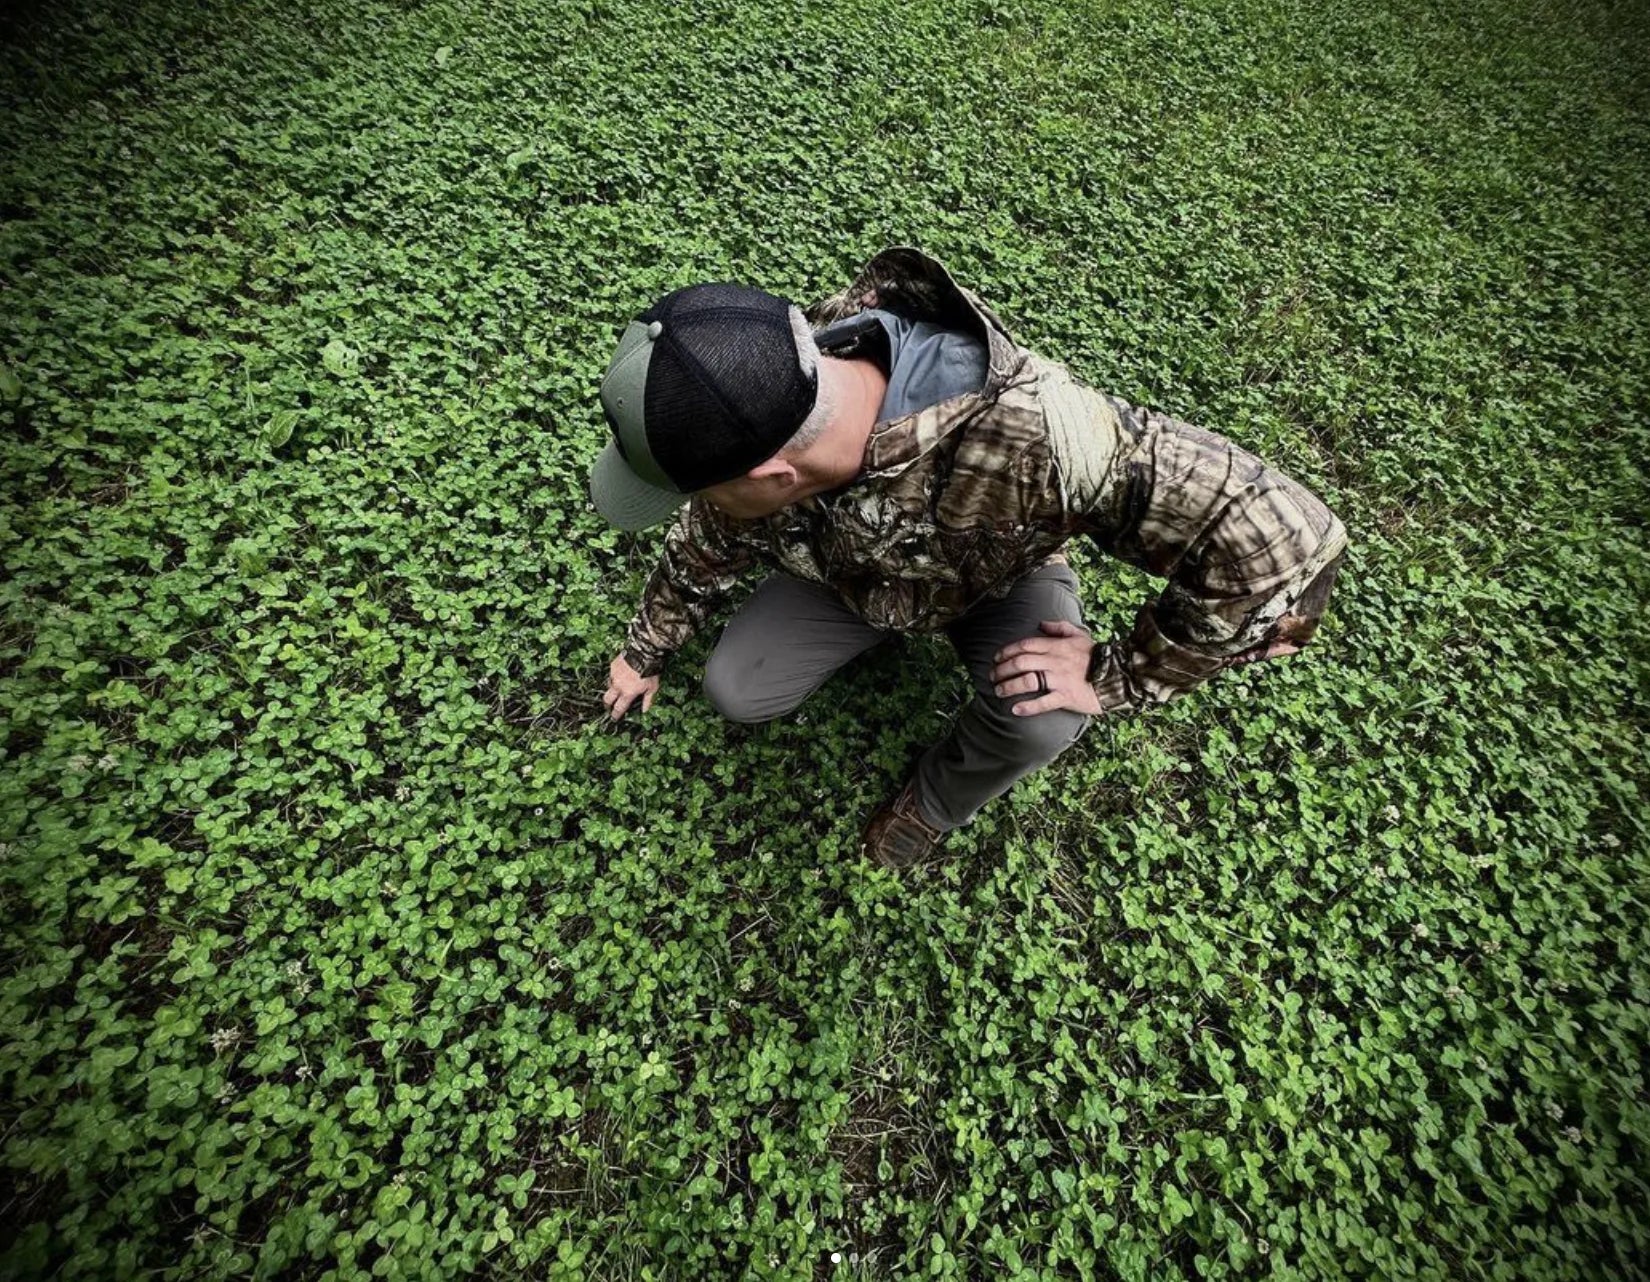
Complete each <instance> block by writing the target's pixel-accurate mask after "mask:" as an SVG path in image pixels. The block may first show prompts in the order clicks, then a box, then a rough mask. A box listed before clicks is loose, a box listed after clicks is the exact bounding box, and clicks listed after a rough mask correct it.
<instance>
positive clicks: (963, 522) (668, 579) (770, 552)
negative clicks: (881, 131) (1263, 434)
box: [623, 246, 1345, 707]
mask: <svg viewBox="0 0 1650 1282" xmlns="http://www.w3.org/2000/svg"><path fill="white" fill-rule="evenodd" d="M872 292H874V294H875V296H876V299H877V304H876V305H877V306H878V307H881V308H884V309H887V310H891V311H896V312H900V313H901V314H904V315H906V316H909V317H911V318H912V319H917V320H931V321H934V322H935V323H937V324H940V325H942V326H944V327H947V328H955V329H960V330H963V331H965V332H967V333H969V334H972V335H974V336H975V337H977V338H979V339H981V340H982V341H983V342H984V343H985V345H986V351H987V357H988V359H987V368H986V375H985V380H984V384H983V385H982V386H981V387H980V388H979V389H978V390H977V391H975V392H970V393H966V394H964V395H960V396H954V397H951V398H949V399H947V400H943V401H941V402H939V403H937V404H935V405H931V406H928V407H926V408H923V409H920V410H917V411H915V412H913V413H910V414H907V415H904V416H902V417H900V418H897V419H893V420H890V421H888V422H883V423H878V424H877V425H876V426H875V427H874V428H873V430H872V433H871V436H870V438H869V440H868V441H867V443H866V449H865V455H864V460H863V462H862V464H861V468H860V472H859V474H858V475H857V476H856V477H855V478H854V480H853V481H852V482H850V483H849V484H848V485H846V486H843V487H841V488H839V489H837V490H834V491H831V492H829V493H826V494H816V495H813V496H811V497H809V498H806V499H803V500H801V501H800V502H798V503H795V504H792V505H790V506H788V507H786V508H784V509H782V510H780V511H779V512H776V513H774V514H773V515H771V516H768V517H765V518H760V519H757V520H749V521H747V520H738V519H735V518H732V517H729V516H727V515H726V514H725V513H723V512H721V511H720V510H719V509H717V508H715V507H713V506H712V505H710V504H709V503H708V502H706V501H705V500H704V499H703V498H702V497H699V496H695V497H694V498H693V499H692V500H691V501H690V502H689V503H688V505H687V506H686V507H684V508H683V510H682V511H681V512H679V513H678V515H677V517H676V519H675V521H674V522H673V524H672V525H671V527H670V528H669V530H668V531H667V533H666V536H665V547H664V553H663V555H662V557H661V559H660V562H659V565H658V567H657V568H656V569H655V571H654V573H653V575H652V576H651V577H650V579H649V582H648V585H647V587H646V589H645V591H644V594H643V598H642V604H641V607H640V609H639V610H638V612H637V614H636V617H635V619H634V620H633V622H632V624H631V626H630V629H629V631H628V634H627V637H626V642H625V648H624V651H623V654H624V658H625V660H626V662H627V663H629V664H630V665H631V667H632V668H634V669H635V670H636V671H638V672H640V673H642V674H643V675H650V674H651V673H653V672H657V671H658V670H659V669H660V668H661V667H662V666H663V664H664V661H665V659H666V658H667V657H668V655H669V654H670V653H672V652H673V651H675V650H676V649H678V648H679V647H680V646H681V645H682V644H683V643H685V641H686V640H687V639H688V638H689V637H690V636H692V635H693V634H694V633H695V632H696V631H697V630H698V629H699V628H700V627H701V626H702V625H703V624H704V622H705V621H706V619H707V618H708V617H709V615H710V613H712V612H713V611H714V610H715V609H716V607H717V606H719V605H720V604H721V603H722V602H723V601H724V600H725V599H726V598H727V597H728V596H729V595H730V593H731V591H732V589H733V588H734V587H735V585H736V584H737V582H738V580H739V578H740V576H741V575H742V573H743V572H744V571H745V570H746V569H747V568H749V567H750V566H752V565H753V564H756V563H761V564H764V565H767V566H770V567H772V568H774V569H777V570H780V571H783V572H784V573H787V574H791V575H794V576H796V577H798V578H802V579H807V580H810V581H812V582H816V583H822V584H827V585H829V586H830V587H832V588H834V589H835V590H836V591H837V592H838V594H839V595H840V596H841V597H842V599H843V601H844V602H845V603H846V604H847V605H848V607H849V608H850V609H852V610H853V611H854V613H856V614H857V615H858V616H859V617H861V618H863V619H864V620H865V621H866V622H867V623H869V624H871V625H872V626H874V627H877V628H882V629H886V630H890V631H919V632H926V631H934V630H936V629H939V628H943V627H944V626H945V625H946V624H948V623H951V622H953V621H954V620H956V619H957V618H959V617H961V615H962V614H963V613H964V612H966V611H967V609H968V608H969V607H970V606H972V605H973V604H975V603H976V602H978V601H981V600H985V599H991V598H1000V597H1002V596H1004V595H1006V594H1007V593H1008V591H1009V590H1010V589H1011V588H1012V587H1013V585H1014V584H1015V583H1016V582H1017V581H1018V580H1019V579H1020V578H1021V577H1023V576H1024V575H1025V574H1027V573H1029V572H1030V571H1031V570H1033V569H1035V568H1037V567H1038V566H1040V565H1043V564H1047V563H1049V562H1055V561H1064V560H1065V557H1064V556H1063V555H1062V554H1061V552H1060V548H1061V546H1062V545H1063V544H1064V543H1066V542H1067V541H1068V540H1069V539H1070V538H1071V537H1072V536H1073V535H1075V534H1079V533H1083V534H1088V535H1089V536H1090V537H1091V538H1092V539H1093V540H1094V542H1095V544H1096V545H1097V546H1099V547H1100V548H1101V549H1102V550H1104V551H1106V552H1109V553H1111V554H1113V555H1116V556H1119V557H1121V558H1122V559H1124V560H1127V561H1129V562H1130V563H1131V564H1135V565H1137V566H1139V567H1140V568H1142V569H1145V570H1147V571H1149V572H1151V573H1155V574H1159V575H1163V576H1166V577H1169V578H1170V579H1171V582H1170V584H1169V587H1168V589H1167V590H1166V591H1165V592H1164V594H1163V596H1162V597H1160V598H1159V599H1158V600H1157V601H1155V602H1152V603H1148V604H1147V605H1146V606H1144V607H1142V610H1141V612H1140V615H1139V617H1138V618H1137V620H1136V626H1135V628H1134V630H1133V632H1132V633H1131V634H1130V636H1128V637H1124V638H1118V639H1117V640H1116V641H1114V642H1112V643H1111V645H1110V648H1109V650H1108V652H1107V654H1106V655H1104V656H1101V661H1100V662H1098V663H1097V665H1096V668H1095V670H1094V671H1095V684H1096V686H1097V689H1100V691H1101V702H1102V706H1103V707H1112V706H1120V705H1123V704H1128V705H1131V706H1141V705H1143V704H1146V703H1154V702H1163V701H1165V700H1167V699H1169V698H1173V697H1175V696H1176V695H1178V694H1180V693H1183V692H1184V690H1186V689H1189V688H1190V687H1191V686H1192V685H1195V684H1197V683H1198V682H1200V681H1202V680H1204V679H1206V678H1207V677H1208V676H1210V675H1212V674H1213V673H1214V672H1215V671H1218V670H1219V669H1220V668H1221V667H1225V666H1229V665H1230V664H1231V663H1234V662H1243V661H1246V657H1245V656H1247V657H1248V658H1254V657H1261V655H1260V654H1259V649H1260V648H1261V647H1263V646H1265V645H1266V644H1267V643H1268V642H1269V641H1271V640H1273V639H1274V637H1275V634H1276V633H1277V631H1278V628H1279V625H1280V624H1281V623H1283V622H1284V621H1285V618H1286V616H1288V620H1289V621H1288V626H1289V628H1290V629H1292V632H1291V635H1298V636H1299V640H1300V642H1301V643H1302V644H1304V641H1305V638H1306V636H1309V635H1310V633H1311V630H1312V629H1313V628H1314V627H1315V625H1316V620H1317V614H1316V613H1314V614H1312V617H1311V618H1309V619H1308V618H1305V617H1304V616H1301V615H1300V614H1299V612H1298V610H1299V608H1302V607H1303V598H1304V608H1306V609H1308V610H1312V609H1314V608H1315V609H1316V611H1317V612H1318V613H1321V609H1322V603H1321V601H1319V600H1318V598H1319V597H1322V596H1324V595H1326V593H1327V586H1328V585H1327V581H1322V580H1324V579H1325V577H1326V576H1325V571H1326V569H1327V577H1328V578H1332V577H1333V568H1330V567H1331V563H1332V562H1333V563H1334V565H1337V566H1338V564H1339V560H1338V558H1339V555H1340V552H1341V550H1342V549H1343V548H1344V546H1345V531H1344V529H1342V528H1341V527H1340V523H1339V522H1338V521H1337V520H1336V519H1335V518H1334V516H1333V515H1332V514H1331V513H1330V512H1329V511H1328V509H1327V508H1326V507H1324V506H1323V504H1322V503H1321V501H1319V500H1318V499H1317V498H1316V497H1315V496H1314V495H1312V494H1311V493H1310V492H1309V491H1307V490H1305V489H1304V487H1301V486H1299V485H1298V484H1297V483H1296V482H1294V481H1292V480H1290V479H1289V478H1287V477H1285V476H1283V475H1282V474H1281V473H1279V472H1276V471H1275V470H1273V469H1269V468H1266V467H1265V465H1264V464H1262V463H1260V461H1259V460H1258V459H1256V458H1254V456H1252V455H1249V454H1247V453H1246V452H1244V451H1242V450H1240V449H1239V448H1238V447H1237V446H1235V445H1233V444H1232V443H1231V442H1228V441H1225V440H1224V439H1223V438H1220V437H1218V436H1215V435H1214V434H1213V433H1209V432H1204V431H1203V430H1202V429H1200V428H1196V427H1193V426H1192V425H1191V424H1187V423H1182V422H1180V421H1179V420H1176V419H1171V418H1169V417H1167V416H1165V415H1161V414H1158V413H1156V412H1155V411H1152V410H1149V409H1142V408H1137V407H1135V406H1131V405H1129V404H1128V403H1127V402H1125V401H1122V400H1119V399H1118V398H1116V397H1111V396H1106V395H1104V394H1102V393H1100V392H1097V391H1094V390H1093V389H1091V388H1088V387H1085V386H1083V385H1082V384H1081V383H1079V382H1078V381H1077V380H1075V379H1074V378H1073V377H1072V375H1071V374H1070V372H1069V371H1068V370H1067V369H1066V368H1065V367H1064V366H1063V365H1060V364H1059V363H1057V362H1054V361H1050V360H1046V359H1044V358H1042V357H1040V356H1038V355H1036V354H1035V353H1033V352H1031V351H1029V350H1027V349H1025V348H1024V347H1022V346H1020V345H1019V344H1018V343H1017V342H1016V341H1015V340H1014V338H1013V337H1012V336H1011V335H1010V333H1009V331H1008V328H1007V326H1006V325H1004V324H1003V322H1002V321H1001V319H1000V318H999V317H998V316H997V315H996V314H995V313H994V312H993V311H992V310H991V308H990V307H989V306H988V305H987V304H986V303H985V302H984V301H983V300H981V299H980V298H979V297H977V296H976V295H975V294H974V293H973V292H972V291H970V290H969V289H967V288H965V287H963V286H962V285H960V284H958V283H957V282H956V281H955V280H954V279H953V277H952V275H951V273H950V272H949V271H948V270H947V269H946V268H945V267H944V266H943V265H942V264H941V263H940V262H939V261H938V260H936V259H934V258H932V257H930V256H929V255H927V254H925V253H923V252H922V251H920V250H918V249H915V248H912V247H910V246H896V247H893V248H890V249H886V250H884V251H883V252H881V253H879V254H877V255H876V256H875V257H873V258H872V259H870V261H869V262H867V263H866V264H865V266H864V267H863V268H862V269H861V270H860V272H859V273H858V274H857V275H856V276H855V277H854V279H853V280H852V281H851V282H850V283H849V284H848V285H847V286H846V287H845V288H844V289H842V290H840V291H838V292H837V293H834V294H831V295H829V296H828V297H826V298H823V299H821V300H819V301H818V302H815V303H813V304H812V305H811V306H809V307H807V308H804V309H803V310H804V315H805V316H806V317H807V319H808V321H809V322H810V324H812V325H813V326H814V327H815V329H816V331H818V330H821V329H823V328H824V327H827V326H831V325H833V324H834V323H836V322H839V321H842V320H845V319H847V318H849V317H852V316H854V315H856V314H858V313H859V312H860V311H861V310H862V309H863V302H862V300H863V298H864V296H865V295H866V294H867V293H872ZM850 328H851V327H850ZM822 350H823V351H824V353H825V354H827V355H834V356H849V357H851V356H853V355H854V354H855V349H854V347H853V344H852V341H851V340H850V341H849V342H847V343H846V344H845V345H844V346H841V347H838V346H836V345H834V344H831V343H829V342H827V343H826V345H824V346H823V347H822ZM1246 562H1248V563H1247V564H1246ZM1234 579H1235V580H1238V581H1234ZM1314 584H1316V585H1317V587H1318V589H1319V590H1318V591H1316V592H1315V593H1308V592H1307V589H1308V587H1309V586H1312V585H1314Z"/></svg>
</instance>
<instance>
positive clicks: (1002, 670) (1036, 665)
mask: <svg viewBox="0 0 1650 1282" xmlns="http://www.w3.org/2000/svg"><path fill="white" fill-rule="evenodd" d="M1047 668H1048V664H1047V663H1046V662H1044V661H1041V656H1039V655H1036V654H1032V653H1031V652H1030V651H1027V652H1026V653H1024V654H1017V655H1015V656H1014V657H1013V658H1012V659H1005V660H1003V662H1001V663H999V664H998V665H997V666H996V667H994V668H992V669H991V679H992V680H993V681H1007V680H1008V679H1009V678H1010V677H1017V676H1019V675H1020V674H1021V673H1022V672H1036V671H1037V670H1038V669H1044V670H1046V669H1047ZM1031 688H1032V689H1033V690H1035V689H1036V688H1037V683H1036V682H1035V681H1034V682H1032V686H1031Z"/></svg>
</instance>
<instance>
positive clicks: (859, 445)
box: [809, 356, 888, 494]
mask: <svg viewBox="0 0 1650 1282" xmlns="http://www.w3.org/2000/svg"><path fill="white" fill-rule="evenodd" d="M820 373H821V375H822V376H823V377H827V378H832V379H833V380H834V382H835V390H836V394H837V402H836V405H837V408H836V414H835V415H834V416H833V418H832V420H831V425H830V427H828V428H827V429H826V430H825V432H824V434H823V435H822V436H821V437H820V441H819V443H820V444H821V445H823V446H825V447H826V449H825V451H824V452H823V453H822V455H821V458H820V464H821V472H822V473H823V475H822V477H821V479H820V481H819V482H818V483H817V484H816V485H814V486H812V487H810V490H809V493H810V494H819V493H823V492H826V491H830V490H839V489H842V488H844V487H846V486H848V485H851V484H852V483H853V481H854V478H856V477H857V476H858V475H859V473H860V469H861V467H863V466H864V463H865V444H866V442H867V441H869V440H870V439H871V429H872V428H874V427H875V426H876V424H877V415H878V413H879V412H880V411H881V409H882V401H883V397H885V396H886V395H887V394H888V379H887V376H886V375H884V374H883V372H882V371H881V370H880V369H878V368H877V365H876V362H875V361H871V360H840V359H838V358H836V357H834V356H822V357H821V358H820Z"/></svg>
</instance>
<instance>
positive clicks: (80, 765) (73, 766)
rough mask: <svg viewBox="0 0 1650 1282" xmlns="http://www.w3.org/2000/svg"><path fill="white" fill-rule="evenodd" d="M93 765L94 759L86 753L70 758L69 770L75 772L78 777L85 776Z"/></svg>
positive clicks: (79, 753) (76, 754)
mask: <svg viewBox="0 0 1650 1282" xmlns="http://www.w3.org/2000/svg"><path fill="white" fill-rule="evenodd" d="M91 764H92V759H91V758H90V757H88V756H87V755H86V754H85V753H84V752H77V753H75V754H74V756H72V757H70V758H69V761H68V765H69V769H70V770H72V771H74V772H75V773H76V774H77V775H78V774H84V773H85V771H86V770H87V769H88V768H89V767H90V766H91Z"/></svg>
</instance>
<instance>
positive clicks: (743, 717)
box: [705, 651, 785, 725]
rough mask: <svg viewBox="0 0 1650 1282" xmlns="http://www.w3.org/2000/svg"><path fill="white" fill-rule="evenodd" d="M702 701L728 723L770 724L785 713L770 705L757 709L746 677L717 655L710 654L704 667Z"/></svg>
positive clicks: (718, 652)
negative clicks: (705, 701) (709, 703)
mask: <svg viewBox="0 0 1650 1282" xmlns="http://www.w3.org/2000/svg"><path fill="white" fill-rule="evenodd" d="M705 698H707V699H709V700H710V702H711V706H712V707H714V708H715V709H716V710H717V711H718V712H720V713H721V714H722V715H723V716H724V717H726V718H727V719H728V720H729V721H739V722H743V723H744V724H746V725H756V724H758V723H760V722H763V721H772V720H773V719H774V718H775V717H778V716H783V715H784V711H785V710H784V709H783V708H774V707H772V706H771V705H770V706H769V707H767V708H762V707H759V706H758V705H757V702H756V701H755V700H754V699H752V698H751V682H750V680H749V677H748V674H746V673H744V672H741V671H740V670H739V665H737V664H735V663H731V662H729V661H728V660H727V659H726V658H723V657H721V652H720V651H713V652H712V654H711V656H710V660H709V661H708V662H707V663H706V664H705Z"/></svg>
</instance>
